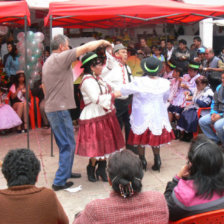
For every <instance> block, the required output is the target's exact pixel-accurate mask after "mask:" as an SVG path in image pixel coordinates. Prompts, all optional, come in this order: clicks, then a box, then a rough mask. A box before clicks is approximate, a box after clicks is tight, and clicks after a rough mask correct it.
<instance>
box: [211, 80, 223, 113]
mask: <svg viewBox="0 0 224 224" xmlns="http://www.w3.org/2000/svg"><path fill="white" fill-rule="evenodd" d="M223 91H224V87H223V86H222V84H220V85H218V86H217V88H216V91H215V93H214V97H213V100H212V104H211V111H210V114H211V115H212V114H219V115H220V116H223V112H224V94H223Z"/></svg>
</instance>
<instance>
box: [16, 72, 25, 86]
mask: <svg viewBox="0 0 224 224" xmlns="http://www.w3.org/2000/svg"><path fill="white" fill-rule="evenodd" d="M22 74H23V76H24V85H26V76H25V74H24V72H21V73H19V74H16V78H15V83H14V84H15V86H16V89H17V88H18V86H19V78H20V76H21V75H22Z"/></svg>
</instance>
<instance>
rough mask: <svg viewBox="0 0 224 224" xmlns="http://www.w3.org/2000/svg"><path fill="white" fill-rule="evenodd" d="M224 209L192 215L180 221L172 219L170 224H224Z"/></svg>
mask: <svg viewBox="0 0 224 224" xmlns="http://www.w3.org/2000/svg"><path fill="white" fill-rule="evenodd" d="M223 223H224V209H219V210H214V211H210V212H204V213H200V214H197V215H192V216H189V217H186V218H183V219H180V220H178V221H174V222H173V221H170V222H169V224H223Z"/></svg>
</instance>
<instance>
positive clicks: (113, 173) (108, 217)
mask: <svg viewBox="0 0 224 224" xmlns="http://www.w3.org/2000/svg"><path fill="white" fill-rule="evenodd" d="M107 171H108V179H109V183H110V185H112V188H113V190H114V192H112V193H111V194H110V196H109V198H105V199H97V200H94V201H92V202H90V203H89V204H88V205H87V206H86V207H85V209H84V211H82V212H81V213H79V214H78V215H76V219H75V220H74V222H73V224H78V223H82V224H83V223H85V224H88V223H91V224H92V223H98V224H100V223H102V224H105V223H110V224H115V223H116V224H117V223H122V224H125V223H136V224H137V223H153V224H156V223H158V224H163V223H168V216H169V215H168V209H167V205H166V201H165V198H164V197H163V195H161V194H160V193H158V192H152V191H148V192H142V193H141V192H140V191H141V189H142V178H143V170H142V164H141V161H140V159H139V158H138V157H137V156H136V155H135V154H134V153H132V152H130V151H128V150H123V151H121V152H116V153H114V154H112V155H111V156H110V158H109V162H108V169H107Z"/></svg>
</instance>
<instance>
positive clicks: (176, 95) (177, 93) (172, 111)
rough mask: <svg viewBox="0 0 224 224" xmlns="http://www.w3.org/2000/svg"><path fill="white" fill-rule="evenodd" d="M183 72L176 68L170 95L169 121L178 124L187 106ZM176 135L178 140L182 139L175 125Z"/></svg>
mask: <svg viewBox="0 0 224 224" xmlns="http://www.w3.org/2000/svg"><path fill="white" fill-rule="evenodd" d="M182 73H183V70H182V69H181V68H178V67H177V68H175V69H174V70H173V79H171V81H170V82H171V83H170V95H169V99H168V101H169V103H170V105H169V107H168V114H169V120H170V123H171V122H176V121H178V120H179V119H180V115H181V113H182V111H183V109H184V105H185V95H184V91H185V89H184V88H182V87H181V85H180V84H181V76H182ZM173 126H174V127H173V129H174V133H175V136H176V138H177V139H178V138H179V137H180V132H179V131H178V130H176V124H174V125H173Z"/></svg>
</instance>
